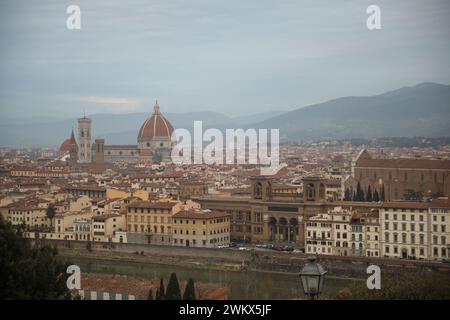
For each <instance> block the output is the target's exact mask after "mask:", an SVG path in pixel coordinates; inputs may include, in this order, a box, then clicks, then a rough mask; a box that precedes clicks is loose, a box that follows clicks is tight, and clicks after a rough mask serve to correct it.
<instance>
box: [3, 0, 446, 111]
mask: <svg viewBox="0 0 450 320" xmlns="http://www.w3.org/2000/svg"><path fill="white" fill-rule="evenodd" d="M71 4H76V5H79V6H80V8H81V27H82V28H81V30H68V29H67V28H66V19H67V17H68V14H66V8H67V7H68V6H69V5H71ZM370 4H377V5H379V6H380V7H381V23H382V29H381V30H375V31H370V30H368V29H367V28H366V19H367V16H368V15H367V14H366V8H367V7H368V5H370ZM449 40H450V1H448V0H442V1H437V0H420V1H419V0H395V1H393V0H386V1H384V0H383V1H380V0H371V1H366V0H352V1H350V0H347V1H344V0H342V1H341V0H340V1H337V0H330V1H321V0H308V1H302V0H293V1H291V0H283V1H277V0H270V1H269V0H222V1H216V0H158V1H156V0H128V1H123V0H115V1H111V0H108V1H107V0H70V1H65V0H54V1H49V0H40V1H31V0H30V1H22V0H8V1H5V0H1V1H0V70H1V72H0V112H1V114H0V115H1V116H2V117H3V118H8V117H15V116H35V115H42V116H55V117H68V116H78V115H80V114H82V113H83V109H85V110H86V113H87V114H93V113H98V112H111V113H118V112H136V111H147V110H150V109H151V108H152V107H153V101H154V99H155V98H158V99H159V101H160V105H161V108H162V111H163V112H164V111H170V112H186V111H199V110H212V111H219V112H223V113H225V114H228V115H241V114H251V113H256V112H265V111H272V110H279V109H281V110H290V109H294V108H298V107H302V106H305V105H308V104H312V103H316V102H322V101H326V100H329V99H332V98H337V97H341V96H347V95H372V94H378V93H382V92H384V91H388V90H392V89H396V88H399V87H403V86H407V85H415V84H417V83H420V82H425V81H433V82H439V83H444V84H449V83H450V41H449Z"/></svg>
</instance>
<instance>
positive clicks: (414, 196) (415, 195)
mask: <svg viewBox="0 0 450 320" xmlns="http://www.w3.org/2000/svg"><path fill="white" fill-rule="evenodd" d="M403 198H404V199H405V200H412V201H417V200H421V199H422V193H421V192H420V191H417V192H416V191H414V190H413V189H406V190H405V194H404V195H403Z"/></svg>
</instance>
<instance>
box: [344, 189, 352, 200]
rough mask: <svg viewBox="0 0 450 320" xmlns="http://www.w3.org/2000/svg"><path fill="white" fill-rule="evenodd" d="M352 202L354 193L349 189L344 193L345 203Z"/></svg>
mask: <svg viewBox="0 0 450 320" xmlns="http://www.w3.org/2000/svg"><path fill="white" fill-rule="evenodd" d="M351 200H352V193H351V191H350V189H349V188H347V189H345V193H344V201H351Z"/></svg>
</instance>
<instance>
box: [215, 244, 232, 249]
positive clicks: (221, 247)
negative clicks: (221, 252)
mask: <svg viewBox="0 0 450 320" xmlns="http://www.w3.org/2000/svg"><path fill="white" fill-rule="evenodd" d="M229 247H230V246H229V245H221V246H217V248H219V249H225V248H229Z"/></svg>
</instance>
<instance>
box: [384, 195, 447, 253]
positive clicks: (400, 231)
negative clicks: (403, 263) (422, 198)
mask: <svg viewBox="0 0 450 320" xmlns="http://www.w3.org/2000/svg"><path fill="white" fill-rule="evenodd" d="M449 207H450V202H449V200H433V201H431V202H388V203H385V204H383V206H382V208H381V214H380V227H381V234H380V236H381V237H382V256H383V257H393V258H403V259H429V260H436V259H444V258H448V257H449V247H450V245H449V242H450V232H449V228H450V216H449Z"/></svg>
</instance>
